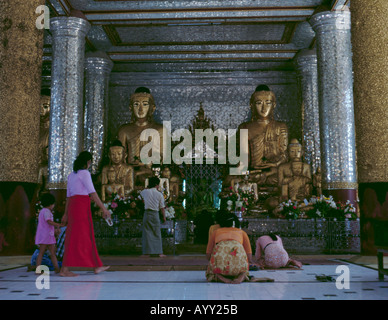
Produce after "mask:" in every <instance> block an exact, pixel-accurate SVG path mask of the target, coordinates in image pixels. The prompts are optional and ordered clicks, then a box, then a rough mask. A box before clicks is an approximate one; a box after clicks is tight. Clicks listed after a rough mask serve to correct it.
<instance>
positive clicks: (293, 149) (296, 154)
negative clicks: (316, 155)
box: [288, 139, 302, 161]
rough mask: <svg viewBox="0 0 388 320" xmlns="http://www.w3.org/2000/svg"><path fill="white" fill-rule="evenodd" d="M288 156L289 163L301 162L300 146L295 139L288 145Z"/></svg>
mask: <svg viewBox="0 0 388 320" xmlns="http://www.w3.org/2000/svg"><path fill="white" fill-rule="evenodd" d="M288 156H289V157H290V161H301V159H302V145H301V144H300V143H299V141H298V140H297V139H292V140H291V142H290V144H289V145H288Z"/></svg>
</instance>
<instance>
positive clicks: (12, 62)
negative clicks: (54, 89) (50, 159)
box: [0, 0, 45, 254]
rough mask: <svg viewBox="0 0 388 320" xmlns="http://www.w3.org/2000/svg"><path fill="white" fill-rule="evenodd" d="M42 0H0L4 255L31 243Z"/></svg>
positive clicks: (0, 229)
mask: <svg viewBox="0 0 388 320" xmlns="http://www.w3.org/2000/svg"><path fill="white" fill-rule="evenodd" d="M44 3H45V1H43V0H31V1H0V136H1V139H0V221H1V222H4V221H7V223H6V225H4V224H3V223H2V225H1V226H0V233H2V234H5V240H6V242H7V243H8V244H9V246H7V247H3V250H2V253H5V254H7V253H9V254H26V253H28V252H31V249H33V246H34V244H33V237H34V232H35V225H34V220H35V210H34V209H35V202H36V197H35V195H36V193H35V190H36V187H37V182H38V166H39V115H40V90H41V67H42V55H43V34H44V30H42V29H38V28H37V27H36V19H37V18H38V16H39V15H38V14H36V13H35V10H36V8H37V7H38V6H40V5H44ZM1 247H2V246H0V248H1ZM0 250H1V249H0Z"/></svg>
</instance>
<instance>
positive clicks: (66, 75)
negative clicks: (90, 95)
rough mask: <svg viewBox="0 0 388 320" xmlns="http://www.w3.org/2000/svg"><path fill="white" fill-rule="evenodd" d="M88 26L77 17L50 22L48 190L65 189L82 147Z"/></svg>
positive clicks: (56, 19) (60, 18) (87, 23)
mask: <svg viewBox="0 0 388 320" xmlns="http://www.w3.org/2000/svg"><path fill="white" fill-rule="evenodd" d="M89 29H90V23H89V22H88V21H86V20H85V19H82V18H79V17H71V16H70V17H55V18H52V19H51V20H50V30H51V33H52V36H53V46H52V51H53V61H52V71H51V111H50V142H49V165H48V167H49V178H48V185H47V187H48V188H49V189H66V183H67V176H68V175H69V174H70V173H71V171H72V169H73V162H74V160H75V158H76V157H77V155H78V154H79V152H80V151H81V150H82V144H83V139H82V137H83V132H82V131H83V92H84V60H85V36H86V34H87V32H88V31H89Z"/></svg>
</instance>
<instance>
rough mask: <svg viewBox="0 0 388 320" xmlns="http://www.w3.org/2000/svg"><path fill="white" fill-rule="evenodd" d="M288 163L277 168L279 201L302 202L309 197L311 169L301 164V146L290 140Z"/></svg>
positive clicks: (294, 140)
mask: <svg viewBox="0 0 388 320" xmlns="http://www.w3.org/2000/svg"><path fill="white" fill-rule="evenodd" d="M288 153H289V158H290V161H289V162H287V163H284V164H281V165H280V166H279V187H280V190H281V200H287V199H291V200H294V201H295V200H303V199H305V198H307V197H308V196H310V195H311V191H312V190H311V182H312V178H311V168H310V165H309V164H307V163H304V162H302V160H301V159H302V145H301V144H300V143H299V142H298V140H297V139H292V141H291V143H290V144H289V146H288Z"/></svg>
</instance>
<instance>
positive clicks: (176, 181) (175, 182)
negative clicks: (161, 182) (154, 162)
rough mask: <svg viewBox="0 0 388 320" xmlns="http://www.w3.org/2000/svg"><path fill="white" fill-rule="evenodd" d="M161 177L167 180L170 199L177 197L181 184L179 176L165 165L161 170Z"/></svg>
mask: <svg viewBox="0 0 388 320" xmlns="http://www.w3.org/2000/svg"><path fill="white" fill-rule="evenodd" d="M162 178H166V179H168V181H169V185H170V188H169V189H170V198H171V199H172V200H176V199H178V198H179V191H180V186H181V178H180V177H179V176H178V175H176V174H173V173H172V172H171V169H170V168H169V167H167V166H165V167H164V168H163V170H162Z"/></svg>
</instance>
